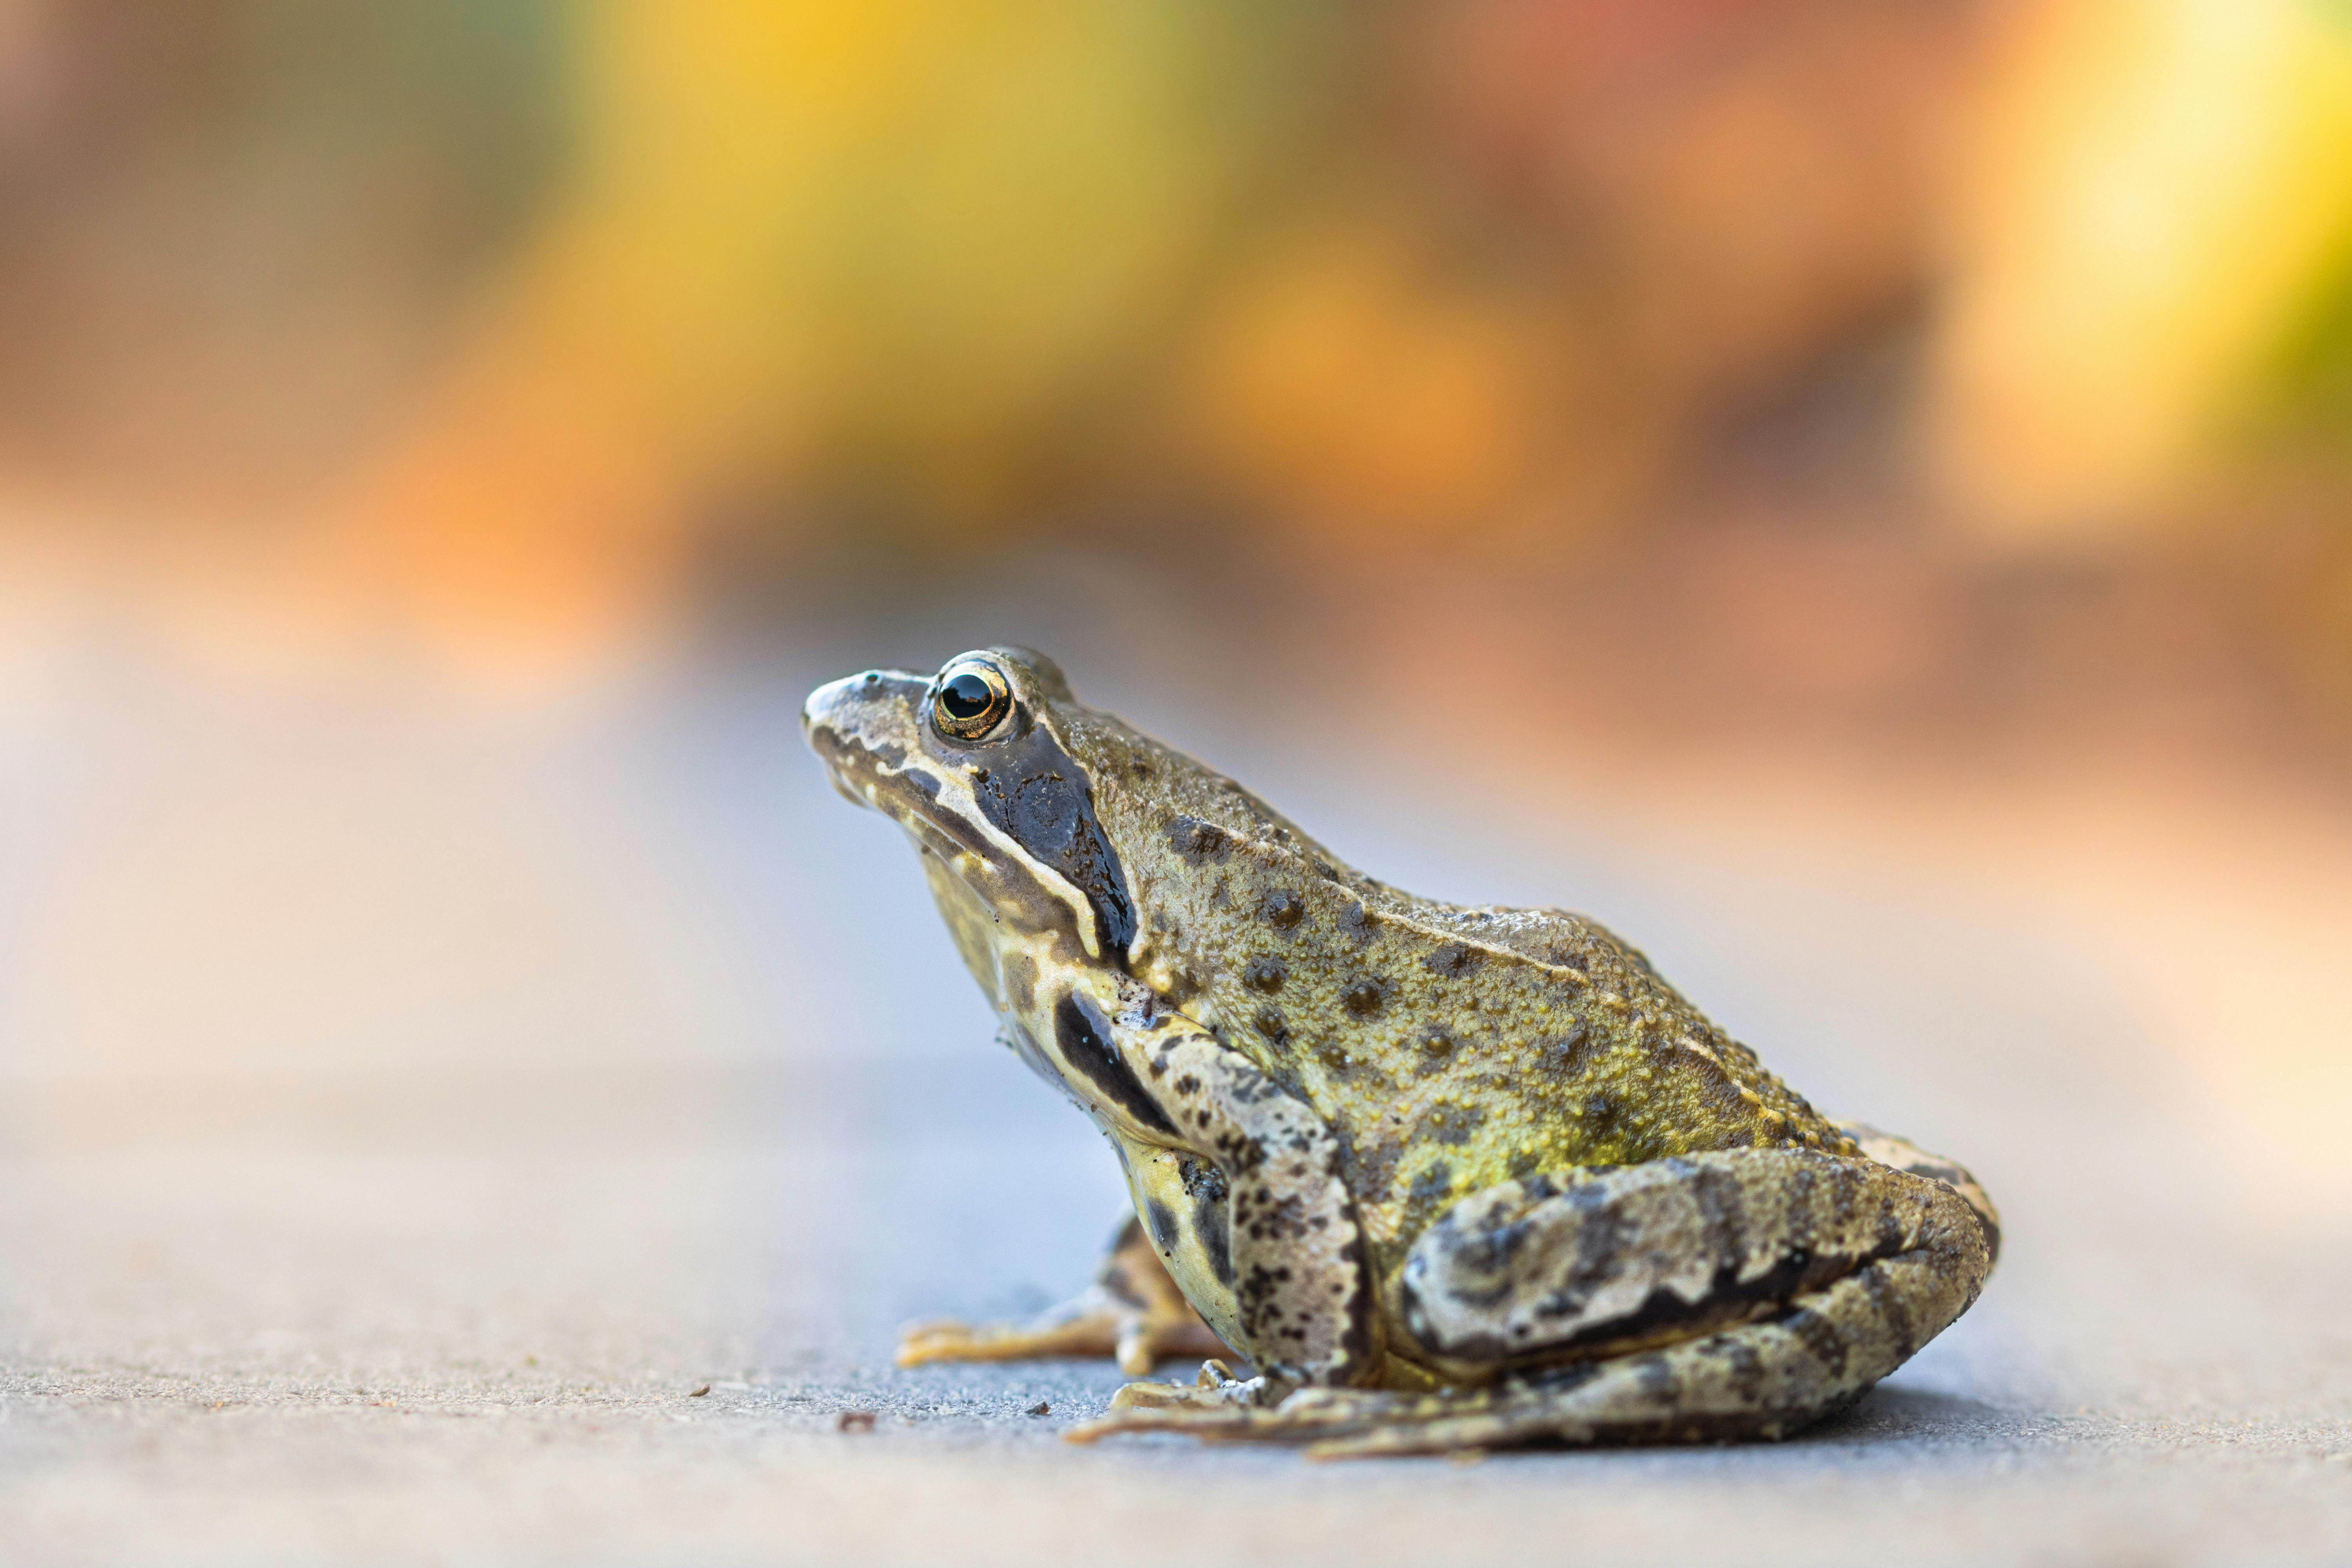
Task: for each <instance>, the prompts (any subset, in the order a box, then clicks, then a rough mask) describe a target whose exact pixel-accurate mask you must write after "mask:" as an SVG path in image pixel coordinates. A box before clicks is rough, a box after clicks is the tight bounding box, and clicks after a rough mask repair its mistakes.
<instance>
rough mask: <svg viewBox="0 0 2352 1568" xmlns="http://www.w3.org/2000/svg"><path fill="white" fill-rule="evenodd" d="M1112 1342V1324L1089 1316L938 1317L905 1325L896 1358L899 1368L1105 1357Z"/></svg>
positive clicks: (1113, 1328) (1110, 1349)
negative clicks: (1020, 1319)
mask: <svg viewBox="0 0 2352 1568" xmlns="http://www.w3.org/2000/svg"><path fill="white" fill-rule="evenodd" d="M1116 1342H1117V1329H1116V1325H1115V1324H1113V1323H1111V1322H1109V1321H1104V1320H1099V1319H1095V1318H1090V1317H1077V1318H1071V1319H1068V1320H1066V1321H1060V1322H1046V1323H1036V1324H1025V1323H980V1324H971V1323H960V1322H955V1321H939V1322H930V1323H916V1324H913V1325H910V1326H909V1327H908V1329H906V1330H905V1331H904V1332H903V1333H901V1335H900V1336H899V1340H898V1364H899V1365H900V1366H923V1365H926V1364H928V1363H931V1362H940V1361H1031V1360H1035V1359H1039V1358H1044V1357H1050V1356H1087V1355H1108V1354H1110V1353H1111V1352H1112V1350H1113V1349H1114V1347H1115V1345H1116Z"/></svg>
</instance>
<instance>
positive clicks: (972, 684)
mask: <svg viewBox="0 0 2352 1568" xmlns="http://www.w3.org/2000/svg"><path fill="white" fill-rule="evenodd" d="M995 700H996V689H995V688H993V687H992V686H990V685H989V684H988V682H987V681H985V680H982V679H981V678H980V677H979V676H977V675H968V674H967V675H959V676H957V677H956V678H955V679H952V680H949V681H947V682H945V683H944V684H942V685H941V686H940V707H941V708H943V709H945V710H947V715H948V717H949V718H950V719H956V720H961V721H971V720H973V719H977V718H979V717H980V716H981V715H982V714H983V713H985V712H987V711H988V708H989V704H990V703H992V702H993V701H995Z"/></svg>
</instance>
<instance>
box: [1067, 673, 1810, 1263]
mask: <svg viewBox="0 0 2352 1568" xmlns="http://www.w3.org/2000/svg"><path fill="white" fill-rule="evenodd" d="M1087 718H1088V719H1089V720H1093V721H1097V722H1099V723H1101V724H1102V725H1103V726H1104V728H1103V730H1101V731H1097V733H1096V734H1095V735H1093V736H1089V737H1088V741H1089V742H1090V743H1091V749H1094V750H1096V751H1097V755H1098V757H1099V756H1101V753H1102V752H1103V750H1104V748H1105V747H1106V746H1107V744H1116V745H1118V746H1120V747H1122V748H1123V747H1126V746H1128V745H1130V744H1131V745H1132V747H1133V751H1132V752H1131V754H1129V755H1127V756H1125V757H1123V758H1120V759H1118V761H1119V763H1120V765H1121V766H1122V767H1124V768H1125V769H1127V770H1129V776H1130V777H1134V778H1136V779H1137V780H1138V781H1139V784H1144V785H1146V786H1148V787H1139V788H1137V789H1134V790H1131V791H1130V790H1121V791H1118V792H1114V793H1115V795H1116V798H1110V799H1102V800H1098V801H1097V809H1098V810H1100V811H1101V812H1102V814H1103V816H1104V817H1105V826H1106V827H1107V828H1108V829H1109V830H1110V832H1111V833H1112V835H1113V837H1114V838H1115V840H1116V841H1117V842H1118V844H1119V846H1120V853H1121V856H1122V858H1123V859H1124V860H1125V861H1126V866H1127V873H1128V876H1129V879H1130V881H1131V883H1132V885H1133V889H1134V892H1135V896H1136V906H1137V915H1138V925H1139V929H1138V938H1137V942H1136V944H1135V947H1134V949H1133V951H1132V958H1133V961H1134V967H1135V969H1136V972H1137V973H1138V974H1139V976H1140V977H1141V978H1143V979H1144V980H1145V981H1146V982H1147V983H1149V984H1151V985H1152V986H1153V988H1154V989H1156V990H1158V991H1160V993H1161V994H1164V995H1166V996H1168V997H1169V998H1170V999H1171V1001H1172V1002H1174V1003H1175V1004H1176V1005H1179V1006H1181V1007H1182V1008H1184V1009H1185V1011H1186V1012H1187V1013H1189V1014H1190V1015H1191V1016H1193V1017H1195V1018H1196V1019H1198V1020H1199V1021H1200V1022H1202V1024H1204V1025H1205V1026H1208V1027H1209V1028H1211V1029H1213V1030H1214V1031H1215V1032H1216V1034H1217V1035H1218V1036H1219V1037H1221V1038H1223V1040H1224V1041H1225V1042H1226V1043H1227V1044H1228V1045H1231V1046H1233V1047H1235V1048H1236V1049H1239V1050H1241V1051H1243V1052H1244V1053H1245V1054H1246V1055H1248V1056H1249V1057H1250V1058H1252V1059H1254V1060H1255V1061H1256V1062H1257V1064H1258V1065H1259V1066H1260V1067H1261V1068H1265V1070H1266V1072H1267V1073H1268V1074H1269V1075H1270V1076H1272V1077H1273V1078H1274V1079H1276V1081H1278V1082H1280V1083H1281V1084H1283V1086H1284V1087H1285V1088H1286V1089H1290V1090H1291V1091H1292V1092H1294V1093H1296V1094H1298V1095H1300V1096H1301V1097H1302V1098H1304V1099H1306V1100H1307V1101H1308V1102H1309V1103H1310V1104H1312V1105H1313V1106H1314V1107H1315V1109H1316V1110H1317V1111H1318V1113H1320V1114H1321V1115H1322V1116H1323V1117H1324V1118H1325V1119H1326V1120H1327V1121H1329V1122H1330V1123H1331V1125H1332V1126H1333V1128H1334V1129H1335V1131H1338V1132H1339V1135H1340V1142H1341V1143H1342V1145H1343V1147H1344V1149H1345V1150H1346V1151H1347V1158H1348V1159H1349V1162H1350V1163H1351V1166H1352V1169H1351V1170H1350V1172H1349V1185H1350V1187H1351V1189H1352V1190H1353V1191H1354V1192H1355V1193H1356V1194H1357V1197H1358V1201H1359V1203H1360V1205H1361V1206H1362V1208H1363V1211H1364V1212H1363V1219H1364V1223H1365V1228H1366V1232H1367V1234H1368V1236H1369V1237H1370V1238H1371V1239H1372V1241H1373V1243H1374V1246H1375V1248H1376V1250H1378V1251H1380V1252H1381V1253H1383V1254H1385V1255H1387V1256H1388V1257H1389V1258H1396V1257H1399V1256H1401V1253H1402V1247H1405V1246H1407V1245H1409V1244H1410V1242H1411V1241H1412V1237H1414V1236H1415V1235H1417V1234H1418V1233H1419V1232H1420V1231H1421V1229H1422V1228H1423V1226H1426V1225H1427V1224H1428V1223H1429V1222H1430V1221H1431V1220H1432V1219H1433V1218H1435V1217H1436V1216H1437V1215H1439V1214H1441V1213H1443V1212H1444V1210H1445V1208H1447V1207H1448V1206H1450V1205H1452V1204H1453V1203H1454V1202H1455V1201H1457V1200H1459V1199H1460V1198H1462V1197H1464V1196H1466V1195H1468V1194H1470V1193H1472V1192H1475V1191H1476V1190H1478V1189H1479V1188H1481V1187H1484V1186H1486V1185H1490V1184H1494V1183H1496V1182H1500V1181H1504V1180H1508V1179H1511V1178H1513V1177H1517V1176H1522V1175H1526V1174H1528V1173H1533V1172H1536V1171H1559V1170H1566V1169H1570V1168H1573V1167H1580V1166H1591V1165H1612V1164H1632V1163H1638V1162H1642V1161H1646V1160H1654V1159H1659V1158H1663V1157H1665V1156H1668V1155H1672V1154H1680V1153H1690V1152H1699V1151H1703V1150H1709V1149H1727V1148H1748V1147H1771V1146H1780V1145H1790V1146H1802V1147H1812V1148H1825V1149H1833V1150H1843V1149H1846V1148H1850V1147H1851V1145H1850V1143H1849V1142H1848V1141H1847V1140H1846V1138H1845V1137H1844V1135H1843V1133H1842V1132H1840V1131H1838V1130H1837V1129H1836V1128H1835V1127H1834V1126H1832V1124H1831V1123H1830V1122H1829V1121H1827V1120H1826V1119H1825V1118H1823V1117H1822V1115H1821V1114H1820V1113H1819V1112H1818V1111H1816V1110H1813V1108H1812V1107H1811V1105H1809V1104H1808V1103H1807V1102H1806V1101H1805V1100H1803V1099H1802V1097H1801V1096H1799V1095H1797V1094H1796V1093H1794V1092H1793V1091H1792V1090H1790V1089H1789V1088H1788V1087H1787V1086H1786V1085H1784V1084H1783V1083H1781V1082H1780V1079H1778V1078H1776V1077H1774V1076H1773V1075H1772V1074H1771V1073H1770V1072H1769V1071H1767V1070H1766V1069H1765V1068H1764V1067H1763V1066H1762V1065H1761V1064H1760V1063H1759V1061H1758V1060H1757V1058H1756V1056H1755V1053H1753V1052H1752V1051H1750V1050H1748V1048H1747V1047H1744V1046H1742V1045H1740V1044H1738V1042H1737V1041H1734V1040H1732V1039H1731V1038H1730V1037H1728V1036H1727V1035H1725V1034H1724V1033H1723V1031H1722V1030H1720V1029H1718V1028H1717V1027H1716V1026H1714V1025H1713V1024H1711V1023H1710V1022H1708V1021H1707V1019H1706V1017H1705V1016H1702V1015H1701V1014H1700V1013H1699V1012H1698V1011H1697V1010H1696V1008H1695V1007H1693V1006H1692V1005H1690V1004H1689V1003H1688V1002H1687V1001H1686V1000H1685V999H1684V998H1683V997H1682V995H1681V994H1678V993H1677V992H1676V991H1675V989H1674V988H1673V987H1672V986H1670V985H1668V984H1666V983H1665V982H1664V981H1663V980H1661V979H1660V978H1659V977H1658V975H1657V974H1656V973H1654V971H1653V970H1652V969H1651V967H1650V965H1649V963H1648V962H1647V961H1646V960H1645V959H1644V958H1643V956H1642V954H1641V953H1640V952H1638V951H1636V950H1635V949H1633V947H1631V946H1629V945H1627V944H1626V943H1624V942H1622V941H1620V940H1619V939H1618V938H1617V937H1616V936H1615V935H1613V934H1612V932H1610V931H1608V930H1606V929H1605V928H1603V927H1602V926H1601V925H1600V924H1598V923H1597V922H1595V921H1591V920H1588V919H1586V918H1585V917H1583V916H1580V915H1576V914H1570V913H1568V912H1566V911H1563V910H1509V909H1496V908H1481V907H1472V906H1463V905H1455V904H1446V903H1441V902H1437V901H1434V900H1425V899H1419V898H1415V897H1414V896H1412V894H1409V893H1406V892H1404V891H1402V890H1401V889H1395V888H1391V887H1389V886H1387V885H1386V884H1384V883H1381V882H1379V881H1377V880H1375V879H1371V878H1369V877H1366V876H1364V875H1362V874H1361V873H1360V872H1357V871H1355V870H1353V869H1351V868H1349V867H1347V866H1346V865H1344V864H1343V863H1341V862H1340V861H1339V859H1338V858H1336V857H1334V856H1332V855H1331V854H1330V852H1329V851H1328V850H1326V849H1325V848H1323V847H1322V846H1320V845H1319V844H1318V843H1316V842H1315V841H1314V840H1313V839H1311V838H1309V837H1307V836H1306V835H1305V834H1304V833H1303V832H1301V831H1300V830H1299V829H1298V828H1297V826H1295V825H1293V824H1291V823H1289V822H1288V821H1286V819H1284V818H1283V817H1281V816H1278V815H1277V814H1276V813H1275V812H1274V811H1273V810H1272V809H1271V808H1269V807H1267V806H1266V805H1265V804H1264V803H1263V802H1261V801H1259V800H1257V799H1256V798H1255V796H1253V795H1250V794H1249V793H1248V792H1247V791H1245V790H1243V789H1242V788H1240V786H1238V785H1236V784H1233V783H1231V781H1229V780H1226V779H1224V778H1223V776H1222V775H1220V774H1217V773H1213V771H1211V770H1209V769H1206V768H1204V767H1202V766H1201V765H1200V764H1199V763H1193V762H1192V760H1191V759H1190V758H1186V757H1183V756H1181V754H1179V753H1175V752H1170V751H1168V750H1166V749H1165V748H1163V747H1160V745H1158V743H1157V742H1150V741H1149V740H1147V739H1144V738H1142V737H1140V736H1135V735H1134V733H1133V731H1128V730H1127V729H1126V727H1125V726H1124V725H1120V724H1118V721H1115V720H1108V718H1107V716H1102V715H1095V714H1088V715H1087ZM1102 760H1104V761H1109V760H1111V759H1110V758H1108V757H1104V758H1103V759H1102ZM1147 773H1148V775H1149V776H1148V778H1147V777H1146V774H1147ZM1102 776H1103V773H1102V772H1101V771H1100V763H1099V762H1098V763H1097V779H1098V780H1099V779H1100V778H1102Z"/></svg>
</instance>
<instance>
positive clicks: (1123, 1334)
mask: <svg viewBox="0 0 2352 1568" xmlns="http://www.w3.org/2000/svg"><path fill="white" fill-rule="evenodd" d="M1223 1353H1225V1347H1224V1345H1223V1342H1221V1341H1219V1340H1218V1338H1217V1336H1216V1335H1215V1334H1213V1333H1212V1332H1211V1331H1210V1330H1209V1325H1208V1324H1206V1323H1204V1322H1202V1321H1201V1317H1200V1314H1199V1313H1197V1312H1195V1311H1193V1310H1192V1305H1191V1304H1190V1303H1189V1302H1187V1301H1186V1300H1184V1296H1183V1293H1182V1292H1181V1291H1180V1290H1178V1289H1176V1282H1175V1281H1174V1280H1173V1279H1170V1278H1169V1277H1168V1270H1167V1269H1166V1268H1163V1267H1162V1266H1161V1264H1160V1255H1159V1254H1158V1253H1157V1252H1155V1251H1153V1250H1152V1247H1151V1241H1150V1237H1146V1236H1145V1235H1144V1233H1143V1226H1141V1225H1139V1224H1138V1223H1137V1222H1136V1220H1135V1219H1134V1218H1133V1217H1132V1216H1130V1217H1129V1219H1128V1221H1127V1223H1126V1224H1125V1225H1124V1226H1121V1227H1120V1228H1119V1231H1118V1235H1117V1236H1115V1237H1112V1238H1111V1244H1110V1251H1109V1253H1108V1256H1106V1257H1105V1258H1104V1259H1103V1266H1102V1270H1101V1272H1100V1273H1098V1274H1097V1275H1096V1277H1095V1282H1094V1284H1093V1285H1092V1286H1091V1287H1090V1288H1089V1289H1087V1290H1085V1291H1083V1292H1081V1293H1080V1294H1079V1295H1077V1296H1076V1297H1075V1298H1073V1299H1072V1300H1067V1301H1065V1302H1063V1303H1062V1304H1061V1305H1059V1306H1057V1307H1051V1308H1048V1309H1047V1310H1045V1311H1044V1312H1041V1313H1039V1314H1038V1315H1037V1316H1036V1317H1034V1318H1033V1319H1031V1320H1030V1321H1027V1322H1025V1323H983V1324H979V1325H973V1324H968V1323H960V1322H951V1321H943V1322H932V1323H918V1324H915V1325H914V1326H913V1327H911V1328H909V1329H908V1330H907V1331H906V1333H905V1334H904V1336H903V1337H902V1338H901V1339H900V1340H899V1342H898V1364H899V1365H900V1366H921V1365H922V1364H924V1363H927V1362H935V1361H1034V1360H1043V1359H1046V1358H1049V1357H1054V1356H1094V1355H1108V1356H1111V1357H1114V1358H1116V1359H1117V1360H1118V1365H1119V1370H1120V1371H1121V1372H1124V1373H1127V1374H1128V1375H1129V1377H1141V1376H1145V1375H1147V1374H1148V1373H1150V1371H1151V1369H1152V1367H1153V1366H1154V1365H1155V1364H1156V1363H1158V1362H1159V1361H1160V1359H1161V1358H1162V1357H1164V1356H1195V1355H1222V1354H1223Z"/></svg>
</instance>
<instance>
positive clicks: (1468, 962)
mask: <svg viewBox="0 0 2352 1568" xmlns="http://www.w3.org/2000/svg"><path fill="white" fill-rule="evenodd" d="M1478 958H1479V953H1478V950H1477V949H1476V948H1474V947H1472V946H1471V945H1470V944H1469V943H1467V942H1447V943H1446V944H1445V945H1444V947H1441V948H1439V949H1438V950H1437V951H1436V952H1433V953H1431V954H1430V955H1429V956H1428V957H1427V958H1424V959H1423V960H1422V961H1421V963H1422V967H1423V968H1424V969H1426V970H1428V971H1429V972H1430V973H1432V974H1442V975H1444V976H1445V977H1446V978H1447V979H1449V980H1458V979H1460V978H1461V977H1462V976H1463V975H1465V974H1467V973H1470V971H1471V970H1473V969H1475V968H1476V967H1477V966H1478Z"/></svg>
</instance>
